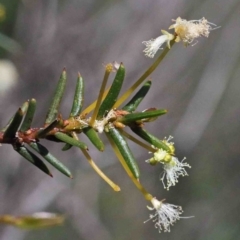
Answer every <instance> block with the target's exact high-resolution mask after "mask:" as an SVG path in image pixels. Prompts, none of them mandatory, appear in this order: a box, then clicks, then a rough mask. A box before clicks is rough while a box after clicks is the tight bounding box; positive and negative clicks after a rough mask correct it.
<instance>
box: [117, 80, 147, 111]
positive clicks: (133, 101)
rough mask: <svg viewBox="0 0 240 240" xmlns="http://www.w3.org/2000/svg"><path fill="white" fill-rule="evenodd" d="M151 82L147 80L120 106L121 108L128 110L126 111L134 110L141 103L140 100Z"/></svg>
mask: <svg viewBox="0 0 240 240" xmlns="http://www.w3.org/2000/svg"><path fill="white" fill-rule="evenodd" d="M151 84H152V82H151V81H147V82H146V83H145V84H144V85H143V86H142V87H141V88H140V90H139V91H138V92H137V93H136V94H135V95H134V96H133V98H132V99H131V100H130V101H129V102H128V103H127V104H126V105H125V106H124V107H123V108H122V110H125V111H128V112H134V111H135V110H136V109H137V107H138V105H139V104H140V103H141V101H142V100H143V99H144V97H145V96H146V94H147V93H148V91H149V89H150V87H151Z"/></svg>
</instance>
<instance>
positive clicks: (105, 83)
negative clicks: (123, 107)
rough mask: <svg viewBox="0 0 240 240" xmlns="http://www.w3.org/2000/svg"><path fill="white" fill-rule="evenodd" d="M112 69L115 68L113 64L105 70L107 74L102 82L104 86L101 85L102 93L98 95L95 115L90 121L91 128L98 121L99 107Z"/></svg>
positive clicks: (108, 65)
mask: <svg viewBox="0 0 240 240" xmlns="http://www.w3.org/2000/svg"><path fill="white" fill-rule="evenodd" d="M112 68H113V67H112V64H107V66H106V70H105V74H104V77H103V81H102V85H101V88H100V91H99V94H98V98H97V102H96V107H95V109H94V111H93V114H92V117H91V120H90V123H89V125H90V126H93V124H94V122H95V120H96V117H97V114H98V110H99V107H100V105H101V103H102V99H103V94H104V90H105V87H106V85H107V81H108V77H109V75H110V73H111V71H112Z"/></svg>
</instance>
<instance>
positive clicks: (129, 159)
mask: <svg viewBox="0 0 240 240" xmlns="http://www.w3.org/2000/svg"><path fill="white" fill-rule="evenodd" d="M106 134H107V135H108V136H109V137H110V138H111V139H112V140H113V142H114V143H115V144H116V146H117V148H118V150H119V152H120V153H121V155H122V156H123V158H124V160H125V162H126V164H127V165H128V167H129V169H130V171H131V172H132V174H133V176H134V177H135V178H136V179H139V177H140V171H139V168H138V165H137V163H136V160H135V159H134V156H133V154H132V152H131V150H130V148H129V146H128V144H127V142H126V140H125V138H124V137H123V136H122V135H121V134H120V133H119V131H118V130H117V129H116V128H114V127H110V128H109V132H106Z"/></svg>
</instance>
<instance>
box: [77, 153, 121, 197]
mask: <svg viewBox="0 0 240 240" xmlns="http://www.w3.org/2000/svg"><path fill="white" fill-rule="evenodd" d="M81 150H82V152H83V154H84V156H85V157H86V158H87V160H88V162H89V164H90V165H91V167H92V168H93V169H94V170H95V171H96V173H97V174H98V175H99V176H100V177H101V178H102V179H103V180H104V181H105V182H106V183H108V184H109V185H110V187H112V189H113V190H114V191H116V192H119V191H121V189H120V187H119V186H118V185H116V184H115V183H114V182H113V181H112V180H110V179H109V178H108V177H107V176H106V175H105V174H104V173H103V172H102V171H101V170H100V169H99V168H98V166H97V165H96V164H95V163H94V161H93V160H92V158H91V156H90V155H89V154H88V152H87V151H86V150H83V149H81Z"/></svg>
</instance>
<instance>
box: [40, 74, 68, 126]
mask: <svg viewBox="0 0 240 240" xmlns="http://www.w3.org/2000/svg"><path fill="white" fill-rule="evenodd" d="M66 82H67V73H66V70H65V69H64V70H63V72H62V74H61V76H60V79H59V81H58V85H57V88H56V91H55V93H54V97H53V99H52V103H51V105H50V108H49V110H48V113H47V116H46V120H45V124H50V123H51V122H52V121H54V119H55V118H56V117H57V114H58V109H59V105H60V102H61V100H62V96H63V93H64V90H65V87H66Z"/></svg>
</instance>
